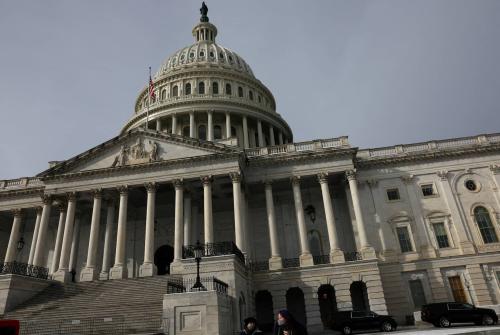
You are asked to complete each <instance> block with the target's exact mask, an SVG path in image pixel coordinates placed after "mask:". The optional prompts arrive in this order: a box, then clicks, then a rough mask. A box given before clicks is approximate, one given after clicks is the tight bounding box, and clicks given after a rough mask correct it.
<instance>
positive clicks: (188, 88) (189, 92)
mask: <svg viewBox="0 0 500 335" xmlns="http://www.w3.org/2000/svg"><path fill="white" fill-rule="evenodd" d="M184 94H186V95H190V94H191V83H187V84H186V88H185V89H184Z"/></svg>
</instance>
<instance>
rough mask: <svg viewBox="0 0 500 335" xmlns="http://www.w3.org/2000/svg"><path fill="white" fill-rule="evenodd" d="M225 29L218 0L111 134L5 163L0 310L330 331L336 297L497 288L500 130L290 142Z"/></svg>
mask: <svg viewBox="0 0 500 335" xmlns="http://www.w3.org/2000/svg"><path fill="white" fill-rule="evenodd" d="M217 34H218V31H217V28H216V27H215V26H214V25H213V24H212V23H210V22H209V20H208V17H207V15H206V8H205V10H204V11H203V10H202V17H201V20H200V22H199V23H198V24H197V25H196V26H195V27H194V28H193V30H192V35H193V37H194V39H195V42H194V44H192V45H189V46H187V47H184V48H182V49H179V50H178V51H176V52H175V53H174V54H173V55H172V56H170V57H168V58H167V59H166V60H165V62H164V63H163V64H162V65H161V66H160V68H159V69H158V71H157V72H156V74H155V75H154V76H153V78H152V79H153V80H152V84H153V85H151V88H152V89H153V90H154V92H150V87H144V89H143V90H142V91H141V92H140V93H139V96H138V98H137V100H136V103H135V106H134V113H133V115H132V117H131V118H130V119H129V120H128V121H127V122H126V124H125V125H124V126H123V128H122V130H121V132H120V134H118V135H117V136H116V137H113V138H112V139H110V140H108V141H106V142H104V143H102V144H100V145H98V146H96V147H94V148H91V149H89V150H87V151H85V152H83V153H81V154H79V155H77V156H75V157H72V158H69V159H67V160H64V161H57V162H51V163H50V168H49V169H47V170H45V171H43V172H40V173H39V174H38V175H36V176H33V177H27V178H19V179H15V180H0V211H1V212H0V260H3V263H4V265H3V267H2V274H1V275H0V315H1V314H5V315H4V317H6V318H19V319H21V320H25V321H26V322H27V323H29V321H30V320H49V321H44V322H45V326H44V327H46V328H47V329H55V328H54V327H59V329H62V328H61V327H66V326H67V327H70V328H71V327H79V326H80V325H82V324H83V323H85V322H87V321H85V320H88V319H92V320H93V321H92V325H93V326H92V327H94V325H95V324H97V323H99V322H100V324H102V327H105V325H106V322H115V321H116V320H118V321H120V320H122V321H123V323H126V322H129V323H130V322H131V320H132V321H133V319H134V318H136V321H134V322H136V323H135V326H134V327H136V328H137V329H142V328H141V327H142V326H140V324H141V321H143V320H146V321H148V322H149V323H150V324H152V323H155V324H156V325H157V326H155V327H156V328H158V329H163V331H164V332H167V333H170V334H174V333H175V334H216V333H219V334H230V333H231V332H233V331H236V330H237V329H239V328H240V326H241V322H242V319H243V318H245V317H247V316H251V315H253V316H256V317H257V318H258V319H259V321H260V323H261V325H262V327H263V328H265V329H266V328H269V326H270V325H271V324H272V322H273V316H274V314H275V313H276V311H278V310H280V309H282V308H287V307H288V309H289V310H290V311H291V312H292V314H294V315H295V317H296V318H297V319H298V320H300V321H301V322H303V323H305V324H306V325H307V328H308V329H309V330H310V331H311V332H319V331H321V330H322V329H323V324H324V323H326V322H328V320H329V319H330V318H331V317H332V311H334V310H346V309H347V310H348V309H369V310H372V311H374V312H379V313H389V314H391V315H394V316H395V317H396V318H397V319H398V320H399V322H400V323H405V322H411V321H412V320H411V319H412V317H413V316H414V312H415V311H418V310H419V307H420V306H421V305H422V304H425V303H430V302H439V301H459V302H468V303H472V304H476V305H479V306H492V305H493V306H494V305H497V306H498V304H499V303H500V290H499V285H500V242H499V237H500V225H499V222H500V134H484V135H478V136H472V137H467V138H455V139H449V140H439V141H429V142H423V143H415V144H406V145H396V146H393V147H384V148H356V147H352V146H350V145H349V142H348V139H347V137H338V138H329V139H317V140H311V141H307V142H294V141H293V132H292V129H291V128H290V126H289V125H288V124H287V122H286V121H285V118H284V116H286V111H281V112H282V113H283V115H282V114H280V113H278V111H277V110H276V104H275V100H274V97H273V95H272V93H271V91H270V90H269V89H268V88H267V87H266V86H265V85H264V84H263V83H262V82H260V81H259V80H258V79H257V78H256V77H255V75H254V73H253V71H252V69H251V68H250V66H249V65H248V64H247V63H246V62H245V60H244V59H243V58H242V57H241V56H239V55H238V54H237V53H235V52H234V51H232V50H230V49H228V48H225V47H223V46H221V45H219V44H217V43H216V37H217ZM151 93H154V94H151ZM197 241H199V242H200V243H201V248H200V250H201V254H202V257H201V262H200V264H199V265H200V277H201V279H200V280H201V283H202V284H203V286H204V287H205V288H206V291H204V290H202V291H199V292H198V291H196V290H193V289H191V287H192V286H193V284H194V283H195V279H196V271H197V270H196V262H195V259H194V255H195V254H196V253H197V252H198V251H199V250H198V249H196V243H197ZM73 281H75V282H76V283H73ZM117 288H119V289H117ZM114 289H115V291H113V290H114ZM116 290H118V291H116ZM167 291H168V292H167ZM192 291H195V292H192ZM47 292H48V293H47ZM58 292H61V293H60V294H59V293H58ZM95 292H99V294H97V293H95ZM166 293H168V294H166ZM148 294H149V295H148ZM79 299H80V300H79ZM153 301H154V303H153ZM127 311H128V312H127ZM132 311H135V312H132ZM134 313H135V314H134ZM141 313H142V314H141ZM146 316H147V317H146ZM153 316H154V317H153ZM120 317H121V319H120ZM148 317H149V318H148ZM77 321H78V322H77ZM89 324H90V323H89ZM114 324H115V325H116V324H118V323H114ZM51 327H52V328H51ZM89 327H91V326H89ZM131 327H132V326H131ZM70 328H67V329H70ZM28 333H29V332H28ZM124 333H127V332H126V331H125V330H124ZM37 334H39V333H37Z"/></svg>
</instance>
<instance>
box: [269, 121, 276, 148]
mask: <svg viewBox="0 0 500 335" xmlns="http://www.w3.org/2000/svg"><path fill="white" fill-rule="evenodd" d="M269 145H276V142H275V140H274V127H273V126H271V125H269Z"/></svg>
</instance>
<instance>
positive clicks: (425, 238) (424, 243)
mask: <svg viewBox="0 0 500 335" xmlns="http://www.w3.org/2000/svg"><path fill="white" fill-rule="evenodd" d="M401 179H402V180H403V182H404V183H405V185H406V194H407V195H408V200H409V202H410V208H411V211H412V213H413V217H414V220H415V227H416V230H417V231H416V232H415V233H416V234H417V236H418V241H420V248H419V249H420V250H419V251H420V257H422V258H435V257H436V250H435V249H434V247H433V246H432V243H431V240H430V237H429V233H428V231H427V229H426V228H425V226H426V222H425V219H424V216H423V214H422V208H421V206H420V201H419V199H418V198H417V192H418V191H419V190H417V188H415V186H414V178H413V176H404V177H401Z"/></svg>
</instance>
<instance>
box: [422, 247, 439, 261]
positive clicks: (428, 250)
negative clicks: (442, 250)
mask: <svg viewBox="0 0 500 335" xmlns="http://www.w3.org/2000/svg"><path fill="white" fill-rule="evenodd" d="M420 257H422V258H436V249H434V248H433V247H432V246H430V245H423V246H421V247H420Z"/></svg>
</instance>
